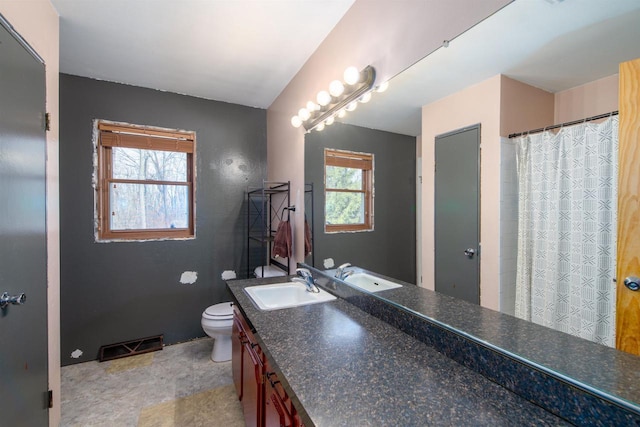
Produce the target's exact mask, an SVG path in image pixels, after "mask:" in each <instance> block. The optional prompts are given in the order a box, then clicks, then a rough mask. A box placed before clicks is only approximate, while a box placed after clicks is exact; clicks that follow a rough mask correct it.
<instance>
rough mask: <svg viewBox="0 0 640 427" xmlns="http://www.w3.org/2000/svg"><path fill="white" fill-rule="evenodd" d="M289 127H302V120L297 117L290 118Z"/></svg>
mask: <svg viewBox="0 0 640 427" xmlns="http://www.w3.org/2000/svg"><path fill="white" fill-rule="evenodd" d="M291 125H292V126H293V127H294V128H299V127H300V126H301V125H302V119H301V118H300V117H298V116H293V117H291Z"/></svg>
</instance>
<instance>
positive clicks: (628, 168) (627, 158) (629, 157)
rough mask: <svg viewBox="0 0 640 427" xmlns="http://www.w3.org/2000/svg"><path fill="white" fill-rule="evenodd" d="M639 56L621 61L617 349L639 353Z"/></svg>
mask: <svg viewBox="0 0 640 427" xmlns="http://www.w3.org/2000/svg"><path fill="white" fill-rule="evenodd" d="M638 99H640V58H638V59H635V60H633V61H628V62H623V63H622V64H620V97H619V101H618V102H619V110H620V127H619V132H618V135H619V144H620V145H619V155H618V158H619V160H618V165H619V170H618V239H617V260H616V279H617V280H616V282H617V283H616V348H618V349H619V350H623V351H626V352H629V353H633V354H637V355H640V290H638V289H637V288H636V287H634V286H633V285H632V283H636V284H640V283H638V282H640V280H637V279H632V280H630V281H629V283H628V286H625V279H626V278H633V277H636V278H638V277H640V256H639V254H640V210H639V209H638V196H639V195H640V172H639V171H638V163H640V150H639V149H638V148H639V147H640V144H639V141H640V108H638Z"/></svg>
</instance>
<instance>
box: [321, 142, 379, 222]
mask: <svg viewBox="0 0 640 427" xmlns="http://www.w3.org/2000/svg"><path fill="white" fill-rule="evenodd" d="M324 157H325V231H326V232H329V233H331V232H334V233H335V232H349V231H367V230H372V229H373V154H368V153H356V152H351V151H342V150H334V149H328V148H327V149H325V156H324Z"/></svg>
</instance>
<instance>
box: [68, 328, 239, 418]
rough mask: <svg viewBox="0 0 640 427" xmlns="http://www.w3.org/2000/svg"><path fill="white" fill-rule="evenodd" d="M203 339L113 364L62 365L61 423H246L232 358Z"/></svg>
mask: <svg viewBox="0 0 640 427" xmlns="http://www.w3.org/2000/svg"><path fill="white" fill-rule="evenodd" d="M212 345H213V341H212V340H211V339H210V338H202V339H198V340H194V341H189V342H186V343H182V344H176V345H171V346H166V347H164V349H163V350H161V351H156V352H153V353H146V354H141V355H138V356H131V357H125V358H122V359H117V360H113V361H110V362H102V363H100V362H86V363H80V364H76V365H71V366H65V367H63V368H62V390H61V394H62V401H61V404H62V422H61V426H62V427H86V426H92V427H93V426H95V427H98V426H105V427H106V426H109V427H120V426H122V427H125V426H126V427H128V426H134V427H135V426H138V427H152V426H153V427H165V426H166V427H183V426H185V427H186V426H188V427H199V426H202V427H205V426H206V427H209V426H211V427H215V426H221V427H222V426H224V427H235V426H238V427H242V426H244V418H243V415H242V407H241V406H240V402H239V401H238V398H237V396H236V394H235V388H234V386H233V379H232V376H231V362H223V363H214V362H212V361H211V359H210V355H211V348H212Z"/></svg>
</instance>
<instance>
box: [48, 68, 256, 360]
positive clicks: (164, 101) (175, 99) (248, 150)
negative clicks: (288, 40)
mask: <svg viewBox="0 0 640 427" xmlns="http://www.w3.org/2000/svg"><path fill="white" fill-rule="evenodd" d="M94 119H106V120H113V121H120V122H127V123H134V124H140V125H149V126H160V127H166V128H177V129H186V130H191V131H195V132H196V139H197V148H196V150H197V151H196V155H197V166H196V167H197V180H196V192H197V194H196V204H197V207H196V239H194V240H186V241H153V242H114V243H96V242H95V240H94V226H93V219H94V190H93V187H92V174H93V145H92V129H93V120H94ZM265 177H266V110H262V109H257V108H250V107H244V106H239V105H234V104H227V103H223V102H215V101H208V100H204V99H200V98H193V97H189V96H184V95H177V94H173V93H168V92H160V91H155V90H150V89H144V88H139V87H134V86H127V85H121V84H115V83H108V82H103V81H97V80H91V79H87V78H82V77H76V76H70V75H65V74H62V75H61V76H60V234H61V236H60V241H61V289H60V291H61V352H62V364H63V365H67V364H71V363H76V362H82V361H87V360H93V359H96V357H97V355H98V350H99V347H100V346H101V345H106V344H112V343H116V342H121V341H127V340H132V339H136V338H143V337H147V336H151V335H157V334H164V339H165V343H175V342H180V341H184V340H189V339H192V338H196V337H201V336H205V334H204V332H203V331H202V328H201V326H200V318H201V314H202V311H203V310H204V309H205V308H206V307H207V306H209V305H211V304H215V303H218V302H222V301H227V300H229V296H228V294H227V290H226V287H225V283H224V281H223V280H222V278H221V274H222V272H223V271H225V270H234V271H236V273H237V274H238V277H243V276H244V275H245V274H246V272H245V270H246V237H245V233H246V201H245V200H246V195H245V192H246V189H247V186H249V185H250V186H259V185H261V183H262V180H263V179H264V178H265ZM184 271H196V272H197V273H198V279H197V281H196V282H195V283H194V284H192V285H183V284H180V276H181V274H182V273H183V272H184ZM76 349H79V350H81V351H82V352H83V354H82V356H81V357H80V358H72V357H71V353H72V352H73V351H74V350H76Z"/></svg>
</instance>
